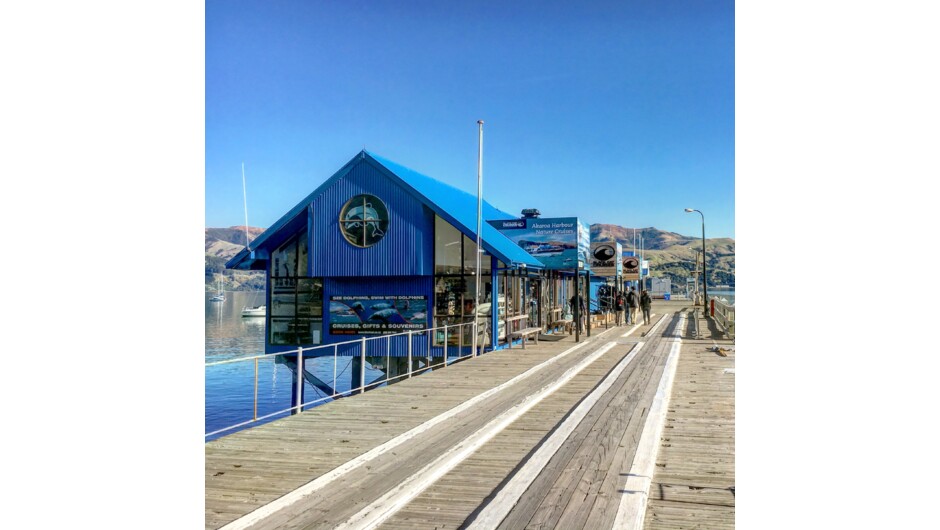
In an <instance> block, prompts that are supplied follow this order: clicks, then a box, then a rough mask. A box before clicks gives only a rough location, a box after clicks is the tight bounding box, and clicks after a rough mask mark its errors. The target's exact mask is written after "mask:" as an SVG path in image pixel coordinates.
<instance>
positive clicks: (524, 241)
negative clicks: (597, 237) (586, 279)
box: [487, 217, 591, 270]
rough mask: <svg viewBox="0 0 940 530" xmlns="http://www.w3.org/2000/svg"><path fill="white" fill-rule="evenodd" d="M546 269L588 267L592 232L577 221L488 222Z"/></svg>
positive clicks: (559, 218)
mask: <svg viewBox="0 0 940 530" xmlns="http://www.w3.org/2000/svg"><path fill="white" fill-rule="evenodd" d="M487 222H488V223H490V224H491V225H492V226H493V227H494V228H496V229H497V230H499V231H500V232H502V234H503V235H504V236H506V237H508V238H509V239H510V240H511V241H513V242H514V243H516V244H517V245H519V246H520V247H522V249H523V250H525V251H526V252H528V253H529V254H531V255H532V256H533V257H534V258H536V259H538V260H539V261H541V262H542V263H543V264H544V265H545V268H547V269H558V270H573V269H577V268H581V269H589V268H590V267H591V260H590V259H589V256H590V249H591V231H590V229H589V228H588V226H587V225H585V224H584V223H582V222H580V221H578V218H577V217H556V218H538V217H529V218H522V219H508V220H499V221H487Z"/></svg>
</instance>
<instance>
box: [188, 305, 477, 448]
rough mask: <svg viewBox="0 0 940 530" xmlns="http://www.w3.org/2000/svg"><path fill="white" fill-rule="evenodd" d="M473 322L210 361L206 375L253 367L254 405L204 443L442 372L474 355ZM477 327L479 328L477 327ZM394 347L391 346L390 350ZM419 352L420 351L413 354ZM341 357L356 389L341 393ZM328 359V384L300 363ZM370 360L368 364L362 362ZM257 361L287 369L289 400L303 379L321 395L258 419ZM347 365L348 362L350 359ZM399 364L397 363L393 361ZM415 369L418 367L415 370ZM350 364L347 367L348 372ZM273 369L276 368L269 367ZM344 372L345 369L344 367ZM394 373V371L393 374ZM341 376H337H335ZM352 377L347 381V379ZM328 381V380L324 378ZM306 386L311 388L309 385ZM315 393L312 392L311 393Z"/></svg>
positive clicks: (299, 392) (299, 393) (301, 391)
mask: <svg viewBox="0 0 940 530" xmlns="http://www.w3.org/2000/svg"><path fill="white" fill-rule="evenodd" d="M473 327H474V322H464V323H459V324H448V325H444V326H438V327H436V328H428V329H424V330H420V331H406V332H403V333H396V334H393V335H382V336H376V337H362V338H360V339H355V340H349V341H344V342H337V343H334V344H324V345H321V346H311V347H307V348H297V349H296V350H290V351H285V352H280V353H272V354H262V355H255V356H251V357H241V358H238V359H230V360H226V361H216V362H211V363H206V365H205V366H206V370H207V373H208V371H209V370H210V369H215V368H217V367H221V366H226V365H228V366H230V365H239V366H245V365H246V364H247V363H253V365H254V366H253V370H254V371H253V375H252V376H251V380H252V382H253V392H254V398H253V407H252V411H253V412H252V417H251V419H246V420H245V421H241V422H239V423H235V424H233V425H228V426H226V427H223V428H220V429H216V430H213V431H212V432H208V433H206V435H205V437H206V438H207V439H208V438H210V437H213V436H215V435H218V434H221V433H224V432H228V431H232V430H234V429H239V428H241V427H246V426H248V425H251V424H253V423H258V422H263V421H265V420H269V419H273V418H276V417H280V416H284V415H285V414H287V413H296V412H300V411H302V410H304V409H305V408H310V407H312V406H315V405H319V404H322V403H325V402H327V401H332V400H335V399H339V398H342V397H346V396H350V395H354V394H359V393H362V392H365V391H366V390H369V389H372V388H375V387H378V386H381V385H383V384H391V383H394V382H397V381H400V380H402V379H405V378H411V377H412V376H415V375H420V374H422V373H425V372H428V371H431V370H435V369H440V368H444V367H445V366H448V365H450V364H453V363H455V362H458V361H461V360H463V359H466V358H468V357H472V356H473V354H474V352H473V351H472V340H471V339H472V333H473ZM481 327H482V326H481ZM484 332H485V330H483V329H480V330H479V331H478V333H480V334H481V335H483V336H482V337H480V339H479V340H478V341H477V343H478V352H477V354H479V353H482V352H483V346H484V340H483V338H485V335H484ZM416 337H417V338H418V339H422V338H423V340H418V341H417V342H418V344H416ZM393 343H394V346H393ZM393 347H394V348H396V352H395V355H392V349H393ZM398 348H404V349H405V351H404V352H402V351H399V350H398ZM418 348H420V349H421V350H422V351H418ZM340 357H348V358H357V359H358V364H359V367H358V368H359V373H358V374H357V379H358V382H359V384H358V386H355V387H352V385H351V384H350V386H351V387H352V388H349V389H344V390H342V391H340V390H338V376H337V362H338V360H339V358H340ZM383 357H384V365H382V364H381V360H382V358H383ZM329 358H332V385H331V386H330V385H327V384H326V383H325V382H324V381H323V380H322V378H323V377H324V374H323V373H322V370H321V371H320V373H318V374H314V373H312V372H310V371H309V370H307V367H306V365H305V363H306V361H310V360H313V359H329ZM393 358H394V359H396V360H399V359H401V360H405V367H407V370H406V371H404V372H403V373H396V374H395V375H391V373H392V371H393V370H392V369H391V366H392V364H393V363H392V359H393ZM367 359H371V363H370V362H369V361H367ZM259 362H264V363H274V364H285V365H287V366H288V367H290V368H291V370H292V371H293V372H294V374H295V383H296V387H295V388H294V389H293V393H292V395H293V396H304V395H305V394H306V392H304V382H305V381H306V382H307V383H308V384H309V385H311V386H312V387H313V388H316V389H317V390H319V391H320V392H319V393H323V394H325V395H323V396H321V397H317V398H316V399H311V400H306V401H303V402H302V403H297V402H296V401H298V400H297V399H296V398H295V399H293V401H294V403H292V404H291V406H289V407H286V408H280V409H278V410H275V411H273V412H268V413H266V414H263V415H260V416H259V415H258V403H259V399H258V382H259V375H258V374H259ZM350 364H352V361H350ZM398 364H400V362H399V363H398ZM298 365H299V366H300V367H302V370H301V371H300V373H299V374H298V371H297V366H298ZM416 365H418V367H417V368H415V366H416ZM348 367H349V366H347V368H348ZM367 367H368V368H371V371H373V372H374V370H376V369H378V370H380V371H383V372H384V374H383V375H384V377H378V378H376V379H374V380H372V381H369V382H367V380H366V374H367ZM271 368H272V371H273V369H276V367H271ZM344 371H345V369H344ZM396 371H397V370H396ZM340 375H342V373H341V374H340ZM350 379H351V377H350ZM327 380H329V379H327ZM307 388H311V387H310V386H308V387H307ZM324 389H329V390H330V391H329V392H326V391H324ZM311 393H315V392H311Z"/></svg>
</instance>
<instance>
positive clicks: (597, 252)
mask: <svg viewBox="0 0 940 530" xmlns="http://www.w3.org/2000/svg"><path fill="white" fill-rule="evenodd" d="M616 254H617V253H616V251H614V247H612V246H610V245H600V246H598V247H597V248H595V249H594V259H596V260H598V261H608V260H612V259H614V256H615V255H616Z"/></svg>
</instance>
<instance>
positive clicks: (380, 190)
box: [311, 161, 434, 294]
mask: <svg viewBox="0 0 940 530" xmlns="http://www.w3.org/2000/svg"><path fill="white" fill-rule="evenodd" d="M362 193H368V194H371V195H375V196H376V197H378V198H379V199H381V200H382V202H384V203H385V206H386V207H387V208H388V213H389V224H388V231H387V233H386V235H385V237H383V238H382V239H381V240H380V241H379V242H378V243H376V244H375V245H373V246H371V247H369V248H359V247H356V246H353V245H351V244H350V243H349V242H347V241H346V239H345V238H344V237H343V235H342V234H341V233H340V228H339V213H340V209H342V207H343V205H344V204H346V202H347V201H348V200H349V199H351V198H352V197H355V196H356V195H359V194H362ZM312 236H313V238H312V239H313V241H312V245H311V264H312V275H313V276H321V277H331V276H333V277H335V276H358V277H362V276H421V275H431V274H433V273H434V213H433V212H432V211H431V210H429V209H427V208H425V206H424V205H423V204H421V202H420V201H418V200H417V199H415V198H414V197H413V196H412V195H411V194H409V193H408V192H407V191H405V190H404V189H402V188H401V187H400V186H398V184H396V183H395V182H393V181H392V180H391V179H389V178H387V177H386V176H385V175H383V174H382V173H380V172H379V171H378V170H377V169H376V168H374V167H373V166H372V165H371V164H369V163H368V162H366V161H360V162H359V163H358V164H356V165H355V166H354V167H353V168H352V169H351V171H350V172H349V173H348V174H347V175H346V176H345V177H343V178H342V179H340V180H338V181H337V182H336V183H335V184H333V185H332V186H331V187H330V188H328V189H326V190H324V192H323V193H322V194H321V195H320V196H319V197H317V198H316V199H314V201H313V231H312ZM386 292H387V293H388V294H408V293H393V292H391V291H386ZM415 294H417V293H415Z"/></svg>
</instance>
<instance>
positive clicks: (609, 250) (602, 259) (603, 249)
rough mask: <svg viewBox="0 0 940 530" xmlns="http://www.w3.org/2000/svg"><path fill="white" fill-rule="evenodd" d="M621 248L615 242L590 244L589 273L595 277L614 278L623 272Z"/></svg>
mask: <svg viewBox="0 0 940 530" xmlns="http://www.w3.org/2000/svg"><path fill="white" fill-rule="evenodd" d="M622 261H623V247H622V246H621V245H620V243H619V242H617V241H594V242H592V243H591V272H592V273H593V274H595V275H596V276H606V277H615V276H618V275H619V274H620V272H621V271H622V270H623V263H622Z"/></svg>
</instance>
